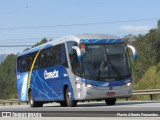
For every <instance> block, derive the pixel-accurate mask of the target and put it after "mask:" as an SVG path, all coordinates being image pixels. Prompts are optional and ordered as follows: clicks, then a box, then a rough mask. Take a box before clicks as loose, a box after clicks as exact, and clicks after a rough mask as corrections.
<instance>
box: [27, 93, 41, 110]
mask: <svg viewBox="0 0 160 120" xmlns="http://www.w3.org/2000/svg"><path fill="white" fill-rule="evenodd" d="M29 104H30V106H31V107H42V106H43V102H37V101H34V99H33V95H32V91H31V90H30V91H29Z"/></svg>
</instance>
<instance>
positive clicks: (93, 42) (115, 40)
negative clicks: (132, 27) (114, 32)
mask: <svg viewBox="0 0 160 120" xmlns="http://www.w3.org/2000/svg"><path fill="white" fill-rule="evenodd" d="M80 43H84V44H91V43H92V44H101V43H108V44H109V43H123V40H122V39H81V40H80Z"/></svg>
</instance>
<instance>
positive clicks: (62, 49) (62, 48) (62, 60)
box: [60, 44, 68, 68]
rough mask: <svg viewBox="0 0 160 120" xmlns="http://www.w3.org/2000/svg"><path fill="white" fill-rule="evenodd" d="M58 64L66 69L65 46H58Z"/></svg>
mask: <svg viewBox="0 0 160 120" xmlns="http://www.w3.org/2000/svg"><path fill="white" fill-rule="evenodd" d="M60 64H61V65H63V66H65V67H67V68H68V62H67V57H66V49H65V45H64V44H61V45H60Z"/></svg>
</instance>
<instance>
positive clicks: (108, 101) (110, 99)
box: [105, 98, 116, 105]
mask: <svg viewBox="0 0 160 120" xmlns="http://www.w3.org/2000/svg"><path fill="white" fill-rule="evenodd" d="M105 102H106V104H107V105H115V104H116V98H108V99H105Z"/></svg>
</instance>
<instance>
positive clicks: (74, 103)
mask: <svg viewBox="0 0 160 120" xmlns="http://www.w3.org/2000/svg"><path fill="white" fill-rule="evenodd" d="M65 100H66V104H67V106H68V107H75V106H77V101H75V100H72V98H71V92H70V90H69V88H68V87H67V89H66V91H65Z"/></svg>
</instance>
